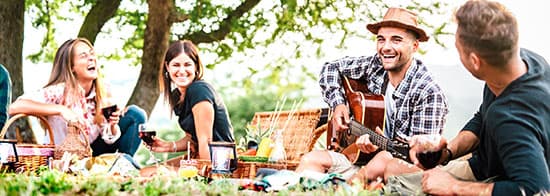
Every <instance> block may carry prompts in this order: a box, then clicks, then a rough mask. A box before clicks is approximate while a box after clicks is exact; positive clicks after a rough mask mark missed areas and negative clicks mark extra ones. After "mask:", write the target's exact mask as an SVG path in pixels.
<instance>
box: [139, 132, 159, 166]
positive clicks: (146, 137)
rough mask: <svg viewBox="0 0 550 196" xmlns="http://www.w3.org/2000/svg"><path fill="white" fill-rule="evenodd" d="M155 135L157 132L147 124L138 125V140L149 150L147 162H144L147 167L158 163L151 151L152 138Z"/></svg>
mask: <svg viewBox="0 0 550 196" xmlns="http://www.w3.org/2000/svg"><path fill="white" fill-rule="evenodd" d="M156 134H157V132H156V131H155V130H154V129H152V127H150V126H148V125H147V124H145V123H143V124H139V138H141V140H142V141H143V142H144V143H145V146H146V147H147V149H149V160H147V162H146V164H147V165H150V164H154V163H158V162H159V160H158V159H157V158H156V157H155V155H154V154H153V152H152V151H151V145H153V136H155V135H156Z"/></svg>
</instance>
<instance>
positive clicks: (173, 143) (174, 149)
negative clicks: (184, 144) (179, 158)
mask: <svg viewBox="0 0 550 196" xmlns="http://www.w3.org/2000/svg"><path fill="white" fill-rule="evenodd" d="M177 150H178V147H177V146H176V142H175V141H173V142H172V152H176V151H177Z"/></svg>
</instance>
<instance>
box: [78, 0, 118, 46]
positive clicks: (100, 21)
mask: <svg viewBox="0 0 550 196" xmlns="http://www.w3.org/2000/svg"><path fill="white" fill-rule="evenodd" d="M119 6H120V0H98V1H97V2H96V3H95V4H94V5H93V7H92V9H90V12H88V15H86V18H85V19H84V22H83V23H82V26H81V27H80V32H78V37H84V38H86V39H88V40H89V41H90V42H92V43H94V42H95V39H96V37H97V34H98V33H99V32H101V28H102V27H103V25H105V23H106V22H107V21H109V19H111V18H112V17H113V16H114V15H115V13H116V11H117V10H118V7H119Z"/></svg>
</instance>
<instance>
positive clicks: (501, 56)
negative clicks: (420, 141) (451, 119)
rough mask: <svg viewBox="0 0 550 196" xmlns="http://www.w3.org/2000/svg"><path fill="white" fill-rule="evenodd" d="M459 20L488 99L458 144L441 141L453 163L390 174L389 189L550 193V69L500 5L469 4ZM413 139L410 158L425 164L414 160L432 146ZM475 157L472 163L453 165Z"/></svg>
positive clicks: (459, 39)
mask: <svg viewBox="0 0 550 196" xmlns="http://www.w3.org/2000/svg"><path fill="white" fill-rule="evenodd" d="M455 18H456V21H457V23H458V28H457V31H456V37H455V38H456V42H455V44H456V48H457V51H458V53H459V56H460V60H461V62H462V63H463V65H464V67H465V68H466V69H467V70H468V71H469V72H470V73H471V74H472V75H473V76H474V77H476V78H478V79H480V80H483V81H485V87H484V91H483V102H482V103H481V106H480V107H479V110H478V112H477V113H475V115H474V116H473V117H472V119H471V120H470V121H469V122H467V123H466V125H465V126H464V128H463V129H462V131H460V132H459V133H458V135H457V136H456V137H455V138H454V139H453V140H451V141H450V142H449V143H448V144H447V143H446V142H441V143H440V145H439V149H442V152H443V153H442V156H441V158H440V160H439V163H441V164H442V165H446V166H443V167H438V168H435V169H430V170H426V171H425V172H421V173H413V174H407V175H401V176H395V177H391V178H390V179H389V180H388V181H389V184H390V185H393V184H400V185H410V187H409V188H410V189H412V190H417V191H419V189H420V187H421V189H422V191H423V192H424V193H428V194H431V195H489V194H491V195H534V194H536V193H543V195H544V193H548V191H549V190H550V174H549V168H548V166H549V165H550V120H549V119H550V104H549V102H548V98H549V97H550V65H549V64H548V62H546V60H545V59H544V58H543V57H542V56H540V55H538V54H536V53H534V52H531V51H529V50H526V49H521V48H520V47H519V46H518V38H519V32H518V25H517V21H516V18H515V17H514V16H513V15H512V13H510V12H509V11H508V10H506V8H505V7H504V6H503V5H501V4H500V3H498V2H492V1H486V0H478V1H468V2H466V3H465V4H464V5H463V6H462V7H460V8H459V9H458V10H457V12H456V14H455ZM412 141H413V142H412V143H411V146H412V149H411V151H410V154H411V159H412V160H413V161H414V162H415V163H416V165H417V166H419V167H422V165H421V164H419V163H418V161H416V160H417V159H416V157H415V156H414V155H415V154H416V152H422V151H424V150H425V149H424V147H423V145H416V144H414V141H415V138H413V139H412ZM469 153H472V156H471V158H469V159H468V160H454V161H451V162H449V161H450V160H452V159H454V158H458V157H461V156H463V155H466V154H469ZM447 163H449V164H448V165H447ZM396 164H399V163H396V162H390V164H389V166H388V168H398V167H397V166H395V165H396ZM388 168H387V169H386V170H387V171H386V176H390V174H389V173H390V172H389V170H388ZM401 168H406V167H401ZM413 170H414V169H413ZM417 170H419V169H418V168H417ZM393 180H396V181H398V182H399V183H394V181H393ZM409 182H410V183H409ZM398 192H400V193H402V194H407V193H403V192H402V191H398ZM413 192H414V193H416V191H413Z"/></svg>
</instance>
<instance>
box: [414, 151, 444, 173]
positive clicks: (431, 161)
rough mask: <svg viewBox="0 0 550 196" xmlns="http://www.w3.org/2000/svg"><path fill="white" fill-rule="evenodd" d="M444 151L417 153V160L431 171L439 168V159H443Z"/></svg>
mask: <svg viewBox="0 0 550 196" xmlns="http://www.w3.org/2000/svg"><path fill="white" fill-rule="evenodd" d="M442 152H443V151H442V150H439V151H435V152H434V151H427V152H421V153H416V158H417V159H418V161H419V162H420V164H422V166H424V168H426V169H431V168H434V167H435V166H437V164H438V162H439V159H441V154H442Z"/></svg>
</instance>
